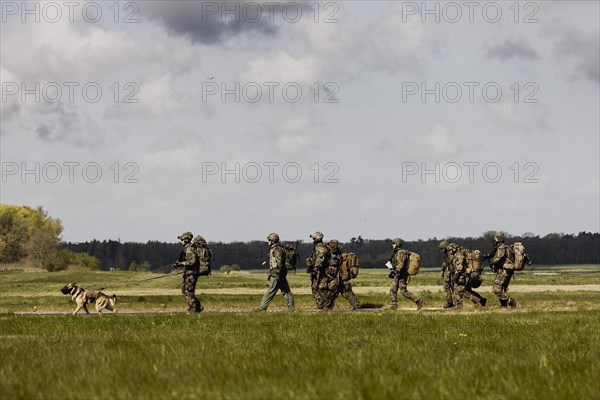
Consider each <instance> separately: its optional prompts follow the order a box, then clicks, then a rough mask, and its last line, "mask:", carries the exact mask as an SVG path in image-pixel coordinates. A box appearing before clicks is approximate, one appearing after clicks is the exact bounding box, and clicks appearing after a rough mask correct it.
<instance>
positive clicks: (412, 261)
mask: <svg viewBox="0 0 600 400" xmlns="http://www.w3.org/2000/svg"><path fill="white" fill-rule="evenodd" d="M409 253H410V256H409V258H408V274H409V275H413V276H414V275H416V274H418V273H419V268H421V256H420V255H418V254H417V253H413V252H412V251H411V252H409Z"/></svg>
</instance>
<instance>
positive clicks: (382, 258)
mask: <svg viewBox="0 0 600 400" xmlns="http://www.w3.org/2000/svg"><path fill="white" fill-rule="evenodd" d="M494 233H495V232H493V231H488V232H485V233H484V234H483V235H482V236H481V237H478V238H458V237H456V238H445V240H447V241H448V242H455V243H458V244H460V245H462V246H464V247H467V248H469V249H479V250H481V251H482V252H483V253H489V252H491V251H492V244H491V238H492V236H493V234H494ZM506 236H507V243H508V244H511V243H514V242H522V243H523V244H524V245H525V247H526V249H527V253H528V254H529V257H530V258H531V260H533V262H534V265H533V268H535V266H536V265H564V264H599V263H600V233H590V232H580V233H578V234H576V235H575V234H559V233H552V234H548V235H546V236H543V237H540V236H534V235H533V234H526V235H524V236H511V235H510V234H506ZM339 240H340V241H342V240H341V239H339ZM441 240H442V239H437V238H433V239H428V240H418V241H413V242H406V244H405V245H404V247H405V248H406V249H408V250H410V251H414V252H417V253H419V254H420V255H421V261H422V264H423V267H424V268H437V267H439V266H440V265H441V263H442V256H441V253H440V251H439V249H438V245H439V243H440V241H441ZM61 246H62V247H63V248H64V249H68V250H71V251H73V252H82V253H87V254H89V255H91V256H94V257H96V258H97V259H98V260H100V264H101V269H103V270H108V269H110V268H115V269H121V270H126V269H129V267H130V265H131V264H132V263H137V264H142V263H147V264H149V265H150V270H152V271H156V272H166V271H168V270H169V269H170V265H171V264H172V263H173V262H174V261H176V260H177V257H178V255H179V252H180V251H181V245H180V244H179V243H165V242H158V241H149V242H147V243H129V242H126V243H121V242H120V241H114V240H108V241H107V240H104V241H98V240H93V241H91V242H84V243H62V245H61ZM209 246H210V248H211V249H212V250H213V251H214V253H215V257H216V261H215V264H214V267H213V269H215V270H218V269H219V268H220V267H221V266H223V265H233V264H237V265H239V266H240V268H241V269H242V270H248V269H260V268H264V267H261V264H262V262H263V261H265V260H266V259H267V253H268V246H267V243H266V241H250V242H233V243H222V242H216V243H210V242H209ZM312 247H313V245H312V243H298V251H299V253H300V260H299V262H298V269H300V270H302V269H303V268H304V259H305V258H306V257H308V256H310V254H311V252H312ZM343 249H344V251H345V252H354V253H356V254H357V255H358V257H359V259H360V262H361V267H363V268H381V267H383V266H384V264H385V262H386V261H387V260H388V259H389V258H390V254H391V250H390V249H391V239H385V240H373V239H363V238H362V237H361V236H357V237H353V238H351V239H350V240H349V241H348V242H346V243H343ZM147 264H146V265H147Z"/></svg>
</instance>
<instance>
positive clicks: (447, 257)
mask: <svg viewBox="0 0 600 400" xmlns="http://www.w3.org/2000/svg"><path fill="white" fill-rule="evenodd" d="M443 253H444V255H443V256H442V271H450V272H454V264H453V263H452V255H451V254H450V253H448V250H444V252H443Z"/></svg>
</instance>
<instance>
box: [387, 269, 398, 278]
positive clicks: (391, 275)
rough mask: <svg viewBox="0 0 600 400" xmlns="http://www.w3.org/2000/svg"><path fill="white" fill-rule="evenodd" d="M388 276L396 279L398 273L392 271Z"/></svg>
mask: <svg viewBox="0 0 600 400" xmlns="http://www.w3.org/2000/svg"><path fill="white" fill-rule="evenodd" d="M388 276H389V278H390V279H394V278H395V277H396V271H390V274H389V275H388Z"/></svg>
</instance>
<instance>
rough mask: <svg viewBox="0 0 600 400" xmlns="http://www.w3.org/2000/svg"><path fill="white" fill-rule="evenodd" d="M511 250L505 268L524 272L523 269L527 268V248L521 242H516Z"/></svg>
mask: <svg viewBox="0 0 600 400" xmlns="http://www.w3.org/2000/svg"><path fill="white" fill-rule="evenodd" d="M509 249H510V252H509V256H508V259H507V260H506V263H505V264H504V268H506V269H514V270H515V271H522V270H523V268H525V259H526V258H527V253H525V246H523V243H521V242H516V243H514V244H513V245H512V246H510V247H509Z"/></svg>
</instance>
